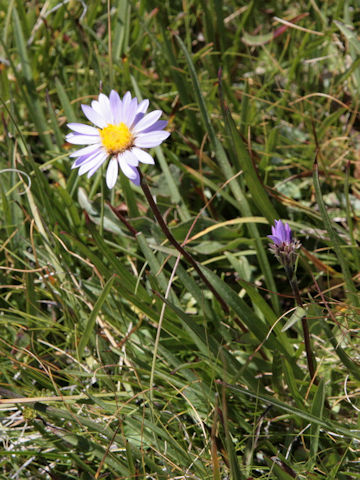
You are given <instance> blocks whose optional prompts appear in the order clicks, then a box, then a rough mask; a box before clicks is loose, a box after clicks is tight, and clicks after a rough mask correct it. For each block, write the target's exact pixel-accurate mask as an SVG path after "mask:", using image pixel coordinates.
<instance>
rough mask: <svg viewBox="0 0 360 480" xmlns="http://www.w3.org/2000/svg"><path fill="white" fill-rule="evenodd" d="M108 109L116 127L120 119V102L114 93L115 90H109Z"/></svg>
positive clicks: (117, 95)
mask: <svg viewBox="0 0 360 480" xmlns="http://www.w3.org/2000/svg"><path fill="white" fill-rule="evenodd" d="M110 108H111V111H112V115H113V119H114V124H115V125H118V124H119V123H120V118H121V112H122V101H121V100H120V97H119V94H118V93H117V92H115V90H111V92H110Z"/></svg>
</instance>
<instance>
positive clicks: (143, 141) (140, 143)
mask: <svg viewBox="0 0 360 480" xmlns="http://www.w3.org/2000/svg"><path fill="white" fill-rule="evenodd" d="M169 135H170V132H164V131H160V132H156V131H155V132H151V133H140V134H139V136H138V137H136V138H135V141H134V145H135V146H136V147H140V148H152V147H157V146H158V145H160V143H162V142H163V141H164V140H166V139H167V138H168V136H169Z"/></svg>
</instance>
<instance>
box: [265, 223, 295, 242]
mask: <svg viewBox="0 0 360 480" xmlns="http://www.w3.org/2000/svg"><path fill="white" fill-rule="evenodd" d="M271 231H272V235H268V237H269V238H270V240H272V241H273V242H274V243H275V245H278V246H280V245H281V244H282V243H291V241H292V233H291V229H290V227H289V224H288V223H285V225H284V224H283V222H282V221H281V220H275V227H271Z"/></svg>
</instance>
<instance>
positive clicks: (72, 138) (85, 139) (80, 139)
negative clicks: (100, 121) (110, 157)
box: [65, 132, 100, 145]
mask: <svg viewBox="0 0 360 480" xmlns="http://www.w3.org/2000/svg"><path fill="white" fill-rule="evenodd" d="M65 139H66V141H67V142H68V143H73V144H74V145H87V144H89V145H92V144H93V143H100V135H99V132H98V133H97V135H81V134H80V133H68V134H67V135H66V137H65Z"/></svg>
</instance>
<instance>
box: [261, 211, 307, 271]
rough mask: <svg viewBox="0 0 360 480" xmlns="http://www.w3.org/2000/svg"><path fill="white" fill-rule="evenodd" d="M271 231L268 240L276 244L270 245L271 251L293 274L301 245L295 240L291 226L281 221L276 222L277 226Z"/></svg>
mask: <svg viewBox="0 0 360 480" xmlns="http://www.w3.org/2000/svg"><path fill="white" fill-rule="evenodd" d="M271 231H272V235H268V238H270V240H272V241H273V242H274V243H272V244H271V245H270V251H271V252H272V253H273V254H274V255H275V257H276V258H277V259H278V260H279V262H280V263H281V264H282V265H283V266H284V267H285V269H286V270H287V272H288V273H289V272H293V270H294V265H295V262H296V258H297V255H298V252H297V250H298V249H299V248H300V247H301V243H300V242H299V241H297V240H293V238H292V232H291V228H290V227H289V224H288V223H285V224H284V223H283V222H282V221H281V220H275V226H273V227H271Z"/></svg>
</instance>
